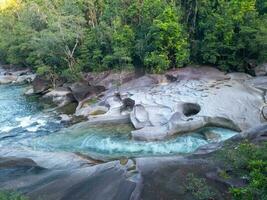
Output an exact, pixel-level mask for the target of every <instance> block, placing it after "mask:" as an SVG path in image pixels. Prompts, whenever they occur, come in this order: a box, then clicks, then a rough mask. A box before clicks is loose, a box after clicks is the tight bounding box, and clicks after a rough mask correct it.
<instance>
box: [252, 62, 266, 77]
mask: <svg viewBox="0 0 267 200" xmlns="http://www.w3.org/2000/svg"><path fill="white" fill-rule="evenodd" d="M255 74H256V76H266V75H267V63H264V64H262V65H259V66H257V67H256V68H255Z"/></svg>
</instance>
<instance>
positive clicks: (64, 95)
mask: <svg viewBox="0 0 267 200" xmlns="http://www.w3.org/2000/svg"><path fill="white" fill-rule="evenodd" d="M43 98H44V99H48V100H50V101H52V102H53V103H54V104H56V105H58V106H65V105H68V104H69V103H72V102H74V101H75V99H74V97H73V95H72V93H71V90H70V89H68V88H64V87H60V88H57V89H55V90H52V91H51V92H49V93H47V94H45V95H44V96H43Z"/></svg>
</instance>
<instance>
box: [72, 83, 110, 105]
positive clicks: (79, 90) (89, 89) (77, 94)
mask: <svg viewBox="0 0 267 200" xmlns="http://www.w3.org/2000/svg"><path fill="white" fill-rule="evenodd" d="M70 89H71V91H72V94H73V96H74V98H75V99H76V100H77V101H78V102H81V101H82V100H84V99H86V98H88V97H89V96H93V95H98V94H100V93H102V92H104V91H105V87H103V86H90V85H89V84H88V83H87V82H79V83H74V84H72V85H71V86H70Z"/></svg>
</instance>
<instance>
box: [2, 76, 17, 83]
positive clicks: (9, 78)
mask: <svg viewBox="0 0 267 200" xmlns="http://www.w3.org/2000/svg"><path fill="white" fill-rule="evenodd" d="M16 80H17V76H14V75H2V76H0V84H9V83H13V82H15V81H16Z"/></svg>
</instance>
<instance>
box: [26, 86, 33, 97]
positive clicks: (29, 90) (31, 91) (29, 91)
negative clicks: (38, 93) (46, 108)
mask: <svg viewBox="0 0 267 200" xmlns="http://www.w3.org/2000/svg"><path fill="white" fill-rule="evenodd" d="M33 94H34V90H33V88H30V89H28V90H27V91H26V92H25V93H24V95H26V96H31V95H33Z"/></svg>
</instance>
